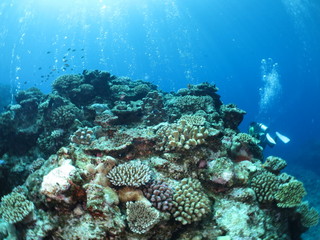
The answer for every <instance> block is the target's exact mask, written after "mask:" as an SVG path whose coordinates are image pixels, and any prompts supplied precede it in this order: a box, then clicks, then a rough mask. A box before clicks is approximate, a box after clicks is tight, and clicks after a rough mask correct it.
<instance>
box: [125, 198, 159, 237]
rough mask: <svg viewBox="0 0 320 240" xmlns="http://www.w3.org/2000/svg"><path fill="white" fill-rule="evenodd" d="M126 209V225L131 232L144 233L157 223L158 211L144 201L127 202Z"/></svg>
mask: <svg viewBox="0 0 320 240" xmlns="http://www.w3.org/2000/svg"><path fill="white" fill-rule="evenodd" d="M126 207H127V220H128V225H129V228H130V229H131V231H132V232H135V233H140V234H142V233H145V232H147V231H149V230H150V229H151V228H152V227H153V226H154V225H155V224H157V222H158V221H159V216H160V214H159V211H158V210H156V209H155V208H153V207H151V206H149V205H148V203H147V202H145V201H137V202H127V203H126Z"/></svg>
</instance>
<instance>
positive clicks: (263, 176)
mask: <svg viewBox="0 0 320 240" xmlns="http://www.w3.org/2000/svg"><path fill="white" fill-rule="evenodd" d="M251 188H252V189H253V190H254V191H255V193H256V196H257V199H258V201H259V202H260V203H271V202H273V201H274V198H275V197H274V194H275V192H276V191H277V190H278V188H279V181H278V179H277V176H275V175H274V174H272V173H269V172H262V173H259V174H257V175H256V176H254V177H253V178H252V180H251Z"/></svg>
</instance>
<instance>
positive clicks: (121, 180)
mask: <svg viewBox="0 0 320 240" xmlns="http://www.w3.org/2000/svg"><path fill="white" fill-rule="evenodd" d="M107 177H108V178H109V179H110V182H111V183H112V184H113V185H115V186H134V187H139V186H141V185H144V184H146V183H147V182H148V181H149V180H150V177H151V171H150V169H149V167H148V166H147V165H144V164H142V163H141V162H130V163H124V164H120V165H118V166H116V167H114V168H113V169H112V170H111V171H110V172H109V173H108V175H107Z"/></svg>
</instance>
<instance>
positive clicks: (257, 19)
mask: <svg viewBox="0 0 320 240" xmlns="http://www.w3.org/2000/svg"><path fill="white" fill-rule="evenodd" d="M319 13H320V2H319V1H318V0H282V1H281V0H259V1H256V0H241V1H239V0H198V1H194V0H161V1H160V0H117V1H111V0H74V1H72V0H55V1H53V0H3V1H1V3H0V59H1V64H0V81H1V82H0V86H1V87H2V88H6V89H7V90H6V91H5V93H7V96H5V95H2V96H1V97H2V99H1V101H0V104H1V102H8V101H11V99H13V98H12V96H13V95H14V94H15V93H16V92H17V91H19V90H21V89H27V88H29V87H33V86H36V87H38V88H40V89H41V90H42V91H43V92H45V93H48V92H50V91H51V83H52V81H53V80H54V79H55V78H56V77H57V76H60V75H62V74H66V73H81V72H82V71H83V70H84V69H100V70H107V71H110V72H111V73H112V74H115V75H118V76H128V77H130V78H132V79H134V80H135V79H143V80H146V81H151V82H153V83H155V84H157V85H158V86H159V87H160V88H161V89H163V90H165V91H171V90H177V89H179V88H182V87H185V86H186V85H187V84H190V83H191V84H195V83H200V82H204V81H206V82H211V83H216V84H217V86H218V87H219V88H220V91H219V93H220V95H221V96H222V100H223V102H224V103H236V104H237V105H238V106H239V107H240V108H242V109H244V110H246V111H247V115H246V117H245V120H244V122H243V123H242V125H241V126H240V129H241V130H242V131H247V127H248V124H249V123H250V122H251V121H260V122H264V123H265V124H267V125H268V126H270V127H271V128H272V129H274V130H277V131H279V132H281V133H282V134H285V135H286V136H288V137H290V138H291V142H290V143H288V144H286V145H284V144H278V146H276V147H274V148H273V149H267V150H266V155H268V154H273V155H278V156H281V157H283V158H285V159H286V160H287V161H288V162H289V164H291V163H292V164H300V165H301V166H304V167H308V168H311V169H313V170H314V171H317V168H318V166H319V164H318V162H319V160H320V151H319V150H320V143H319V142H320V140H319V134H320V107H319V104H320V97H319V92H320V45H319V42H320V28H319V25H320V14H319ZM269 58H270V59H269ZM263 59H265V60H266V61H267V64H269V66H263V64H262V63H261V61H262V60H263ZM268 59H269V60H268ZM272 64H276V66H275V69H274V71H275V72H274V73H275V74H272V73H271V72H272ZM264 67H265V68H268V69H267V70H266V69H265V71H267V73H269V74H270V75H269V79H268V80H267V82H266V81H264V80H263V79H264V78H263V76H262V74H263V69H262V68H264ZM0 90H1V88H0ZM9 93H10V94H9ZM263 96H264V97H263ZM262 99H264V100H265V101H264V102H263V103H262V102H261V101H262ZM319 169H320V168H319ZM318 171H319V172H320V170H318Z"/></svg>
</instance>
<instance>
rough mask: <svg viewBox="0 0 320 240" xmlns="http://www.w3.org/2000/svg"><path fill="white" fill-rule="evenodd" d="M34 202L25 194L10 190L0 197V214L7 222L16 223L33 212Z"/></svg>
mask: <svg viewBox="0 0 320 240" xmlns="http://www.w3.org/2000/svg"><path fill="white" fill-rule="evenodd" d="M33 209H34V204H33V202H31V201H29V200H28V199H27V198H26V196H24V195H23V194H21V193H18V192H12V193H10V194H8V195H6V196H4V197H3V198H2V199H1V205H0V215H1V217H2V218H3V219H4V220H5V221H6V222H8V223H17V222H21V221H22V220H24V219H25V218H26V217H27V216H28V215H29V214H32V213H33Z"/></svg>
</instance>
